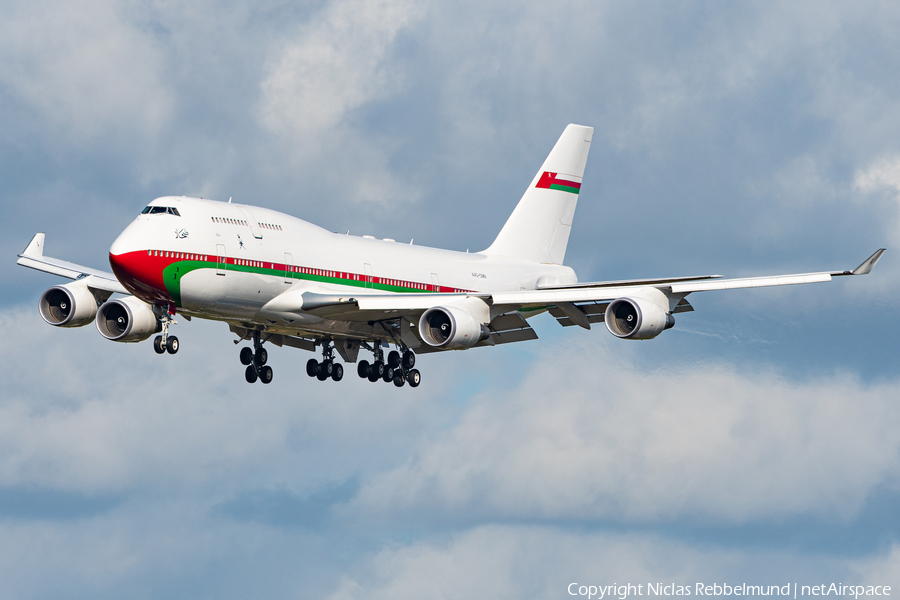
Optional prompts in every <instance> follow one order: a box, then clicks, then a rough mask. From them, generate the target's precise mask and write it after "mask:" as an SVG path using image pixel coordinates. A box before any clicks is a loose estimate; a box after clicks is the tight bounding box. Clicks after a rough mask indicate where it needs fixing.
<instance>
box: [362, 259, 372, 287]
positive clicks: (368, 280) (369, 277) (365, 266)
mask: <svg viewBox="0 0 900 600" xmlns="http://www.w3.org/2000/svg"><path fill="white" fill-rule="evenodd" d="M363 269H364V270H365V272H366V287H367V288H372V287H374V285H373V283H372V265H370V264H369V263H364V264H363Z"/></svg>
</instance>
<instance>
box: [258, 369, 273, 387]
mask: <svg viewBox="0 0 900 600" xmlns="http://www.w3.org/2000/svg"><path fill="white" fill-rule="evenodd" d="M272 375H273V373H272V367H263V368H262V369H260V370H259V380H260V381H262V382H263V383H272Z"/></svg>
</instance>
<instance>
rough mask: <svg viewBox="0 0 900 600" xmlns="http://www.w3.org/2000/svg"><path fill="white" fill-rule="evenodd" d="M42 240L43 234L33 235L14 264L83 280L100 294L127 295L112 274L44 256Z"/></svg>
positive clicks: (126, 291)
mask: <svg viewBox="0 0 900 600" xmlns="http://www.w3.org/2000/svg"><path fill="white" fill-rule="evenodd" d="M44 238H45V235H44V234H43V233H36V234H34V237H33V238H32V239H31V242H30V243H29V244H28V247H27V248H25V250H24V251H23V252H22V254H19V260H17V261H16V264H18V265H22V266H23V267H28V268H29V269H35V270H37V271H43V272H44V273H52V274H53V275H59V276H61V277H67V278H69V279H78V280H83V281H84V282H85V283H86V284H87V286H88V287H89V288H92V289H95V290H99V291H102V292H109V293H119V294H126V295H128V294H129V292H128V290H126V289H125V288H124V287H123V286H122V284H121V283H119V280H118V279H116V276H115V275H113V274H112V273H109V272H106V271H99V270H97V269H91V268H89V267H83V266H81V265H76V264H74V263H70V262H67V261H65V260H59V259H58V258H50V257H49V256H44Z"/></svg>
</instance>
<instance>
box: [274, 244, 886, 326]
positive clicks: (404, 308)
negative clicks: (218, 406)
mask: <svg viewBox="0 0 900 600" xmlns="http://www.w3.org/2000/svg"><path fill="white" fill-rule="evenodd" d="M883 254H884V249H883V248H881V249H879V250H877V251H876V252H874V253H873V254H872V255H871V256H870V257H869V258H867V259H866V260H865V261H863V263H862V264H860V265H859V266H858V267H856V268H855V269H853V270H843V271H823V272H817V273H797V274H789V275H775V276H764V277H745V278H738V279H720V276H718V275H704V276H699V277H673V278H667V279H636V280H626V281H615V282H597V283H595V284H576V285H567V286H559V287H553V288H540V289H536V290H521V291H517V292H491V293H478V294H466V293H454V294H438V293H427V294H348V295H332V294H318V293H314V292H304V293H302V294H299V293H297V294H283V295H282V296H279V297H278V298H275V299H274V300H272V302H270V303H269V305H267V306H266V308H267V309H272V310H276V311H279V312H297V311H300V310H302V311H305V312H312V313H315V314H320V315H322V316H329V317H331V318H338V319H340V318H344V319H351V320H377V319H390V318H397V317H401V316H403V317H407V318H410V317H415V316H418V315H421V314H422V313H423V312H424V311H426V310H428V309H429V308H432V307H435V306H441V305H445V304H453V303H456V302H460V301H462V300H465V299H466V298H480V299H481V300H483V301H484V302H485V303H487V304H488V305H490V306H491V309H492V310H491V312H492V314H498V315H502V314H506V313H511V312H515V311H522V312H529V311H537V310H545V309H550V310H551V312H552V313H553V315H554V316H556V317H557V318H559V319H560V322H561V323H562V324H563V325H571V324H575V325H580V326H581V327H584V328H585V329H589V328H590V323H596V322H598V321H601V320H603V312H604V310H605V308H606V303H608V302H610V301H612V300H615V299H617V298H620V297H622V296H627V295H629V294H631V293H633V292H634V291H635V288H636V287H652V288H656V289H658V290H659V291H661V292H662V293H664V294H665V295H666V296H667V297H668V298H670V300H672V304H673V309H672V312H676V313H677V312H688V311H691V310H693V308H692V307H691V305H690V304H689V303H688V302H687V300H685V299H684V297H685V296H687V295H688V294H691V293H693V292H705V291H712V290H730V289H741V288H759V287H772V286H782V285H798V284H803V283H824V282H828V281H831V279H832V277H842V276H847V275H866V274H868V273H869V272H870V271H871V270H872V268H873V267H874V266H875V264H876V263H877V262H878V260H879V259H880V258H881V256H882V255H883Z"/></svg>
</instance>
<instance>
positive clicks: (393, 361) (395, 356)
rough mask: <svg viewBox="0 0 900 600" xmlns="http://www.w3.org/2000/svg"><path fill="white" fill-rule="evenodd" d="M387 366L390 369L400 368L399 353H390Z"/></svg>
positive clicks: (394, 351) (393, 351)
mask: <svg viewBox="0 0 900 600" xmlns="http://www.w3.org/2000/svg"><path fill="white" fill-rule="evenodd" d="M387 364H388V366H389V367H393V368H394V369H396V368H397V367H399V366H400V353H399V352H397V351H396V350H391V351H390V353H388V362H387Z"/></svg>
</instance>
